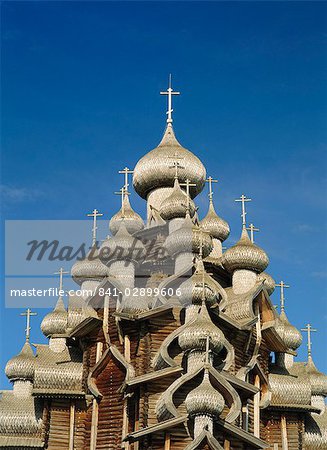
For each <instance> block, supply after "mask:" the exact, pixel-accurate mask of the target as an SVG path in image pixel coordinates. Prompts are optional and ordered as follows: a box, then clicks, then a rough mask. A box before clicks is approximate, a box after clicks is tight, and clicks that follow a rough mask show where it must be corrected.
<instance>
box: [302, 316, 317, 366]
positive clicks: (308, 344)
mask: <svg viewBox="0 0 327 450" xmlns="http://www.w3.org/2000/svg"><path fill="white" fill-rule="evenodd" d="M301 331H306V333H307V334H308V343H307V347H308V358H311V333H312V332H313V331H317V330H316V328H312V327H311V325H310V323H308V324H307V326H306V327H305V328H301Z"/></svg>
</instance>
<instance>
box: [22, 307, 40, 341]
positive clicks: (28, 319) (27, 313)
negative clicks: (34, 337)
mask: <svg viewBox="0 0 327 450" xmlns="http://www.w3.org/2000/svg"><path fill="white" fill-rule="evenodd" d="M20 315H21V316H26V329H25V336H26V342H29V340H30V331H31V316H36V315H37V313H36V312H32V310H31V309H30V308H27V310H26V311H25V312H23V313H20Z"/></svg>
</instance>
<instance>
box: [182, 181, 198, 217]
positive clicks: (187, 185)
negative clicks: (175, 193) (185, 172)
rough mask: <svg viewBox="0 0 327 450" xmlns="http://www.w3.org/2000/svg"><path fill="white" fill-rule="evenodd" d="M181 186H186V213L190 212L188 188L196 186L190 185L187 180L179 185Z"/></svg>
mask: <svg viewBox="0 0 327 450" xmlns="http://www.w3.org/2000/svg"><path fill="white" fill-rule="evenodd" d="M180 185H181V186H186V211H187V212H188V213H189V212H190V187H191V186H196V184H195V183H191V182H190V180H189V179H188V178H187V179H186V180H185V183H181V184H180Z"/></svg>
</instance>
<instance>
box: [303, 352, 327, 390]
mask: <svg viewBox="0 0 327 450" xmlns="http://www.w3.org/2000/svg"><path fill="white" fill-rule="evenodd" d="M306 371H307V373H308V375H309V378H310V384H311V394H312V395H322V396H324V397H326V396H327V375H325V374H324V373H321V372H319V370H318V369H317V367H316V366H315V363H314V362H313V359H312V358H311V356H309V359H308V363H307V365H306Z"/></svg>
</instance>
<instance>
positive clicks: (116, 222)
mask: <svg viewBox="0 0 327 450" xmlns="http://www.w3.org/2000/svg"><path fill="white" fill-rule="evenodd" d="M123 220H124V223H125V226H126V229H127V231H128V232H129V233H130V234H134V233H136V232H137V231H141V230H143V228H144V223H143V220H142V218H141V216H139V215H138V214H137V213H136V212H135V211H134V210H133V208H132V207H131V204H130V202H129V198H128V195H126V194H125V196H124V200H123V205H122V207H121V209H120V210H119V211H118V212H117V213H116V214H115V215H114V216H113V217H112V218H111V220H110V222H109V229H110V231H111V233H112V234H116V233H117V231H118V230H119V227H120V224H121V222H122V221H123Z"/></svg>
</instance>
